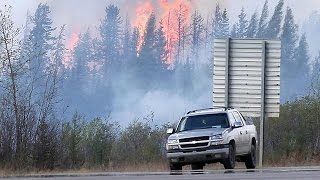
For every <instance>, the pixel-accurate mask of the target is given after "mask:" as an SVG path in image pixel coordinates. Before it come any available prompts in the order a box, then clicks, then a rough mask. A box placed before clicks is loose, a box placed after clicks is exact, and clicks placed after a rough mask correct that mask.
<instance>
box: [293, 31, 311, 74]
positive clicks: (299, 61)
mask: <svg viewBox="0 0 320 180" xmlns="http://www.w3.org/2000/svg"><path fill="white" fill-rule="evenodd" d="M309 59H310V56H309V46H308V42H307V37H306V34H305V33H304V34H303V35H302V36H301V38H300V41H299V45H298V47H297V48H296V49H295V54H294V61H295V69H293V71H294V72H296V76H297V77H301V78H302V79H305V78H307V77H308V74H309V66H308V63H309Z"/></svg>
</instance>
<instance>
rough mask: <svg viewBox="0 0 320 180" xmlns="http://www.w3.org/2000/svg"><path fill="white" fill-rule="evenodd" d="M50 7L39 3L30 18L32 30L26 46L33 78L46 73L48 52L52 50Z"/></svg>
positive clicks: (52, 37) (52, 29)
mask: <svg viewBox="0 0 320 180" xmlns="http://www.w3.org/2000/svg"><path fill="white" fill-rule="evenodd" d="M50 13H51V11H50V7H49V6H48V5H47V4H42V3H40V4H39V5H38V7H37V10H36V12H35V14H34V16H33V17H32V23H33V25H34V26H33V28H32V30H31V31H30V35H29V42H28V46H29V47H31V50H32V52H29V53H32V54H33V57H34V59H33V60H32V61H31V62H32V63H31V65H30V68H31V69H32V72H33V75H34V76H35V78H40V77H42V76H43V75H44V72H45V71H46V69H45V68H46V66H47V63H48V59H49V55H50V52H51V51H52V49H53V41H54V36H53V31H54V30H55V29H56V28H53V27H52V23H53V22H52V20H51V19H50V17H49V16H50Z"/></svg>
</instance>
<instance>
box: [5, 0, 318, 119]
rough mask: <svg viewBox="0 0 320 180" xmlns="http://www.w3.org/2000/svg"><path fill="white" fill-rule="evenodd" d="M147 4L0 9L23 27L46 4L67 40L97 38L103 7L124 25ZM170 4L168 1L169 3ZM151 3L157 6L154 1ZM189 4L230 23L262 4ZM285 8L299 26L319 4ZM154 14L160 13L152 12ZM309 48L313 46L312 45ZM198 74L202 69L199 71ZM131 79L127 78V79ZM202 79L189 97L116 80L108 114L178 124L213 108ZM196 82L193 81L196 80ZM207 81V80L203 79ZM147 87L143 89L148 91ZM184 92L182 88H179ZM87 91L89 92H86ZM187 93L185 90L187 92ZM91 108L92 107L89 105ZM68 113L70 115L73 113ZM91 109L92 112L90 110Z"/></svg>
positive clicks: (223, 0)
mask: <svg viewBox="0 0 320 180" xmlns="http://www.w3.org/2000/svg"><path fill="white" fill-rule="evenodd" d="M145 1H146V0H136V1H133V0H90V1H86V0H80V1H79V0H67V1H66V0H24V1H21V0H1V1H0V5H3V4H11V5H12V6H13V14H14V18H15V19H16V22H17V24H18V25H22V24H24V22H25V18H26V14H27V12H28V11H30V12H34V10H35V9H36V7H37V5H38V3H48V4H49V5H50V7H51V9H52V19H53V21H54V23H55V25H56V26H61V25H63V24H66V25H67V39H68V40H69V39H70V38H71V35H72V33H75V32H76V33H81V32H84V31H86V30H87V28H89V27H90V28H91V29H92V32H95V33H96V34H94V36H96V37H97V36H98V33H97V27H98V26H99V24H100V22H101V20H102V18H103V16H104V14H105V7H106V6H107V5H108V4H111V3H114V4H116V5H118V6H119V7H120V9H121V12H122V13H123V14H122V17H123V21H124V18H125V16H126V15H128V17H129V18H130V20H134V19H135V18H136V17H135V8H136V7H138V6H139V5H141V4H142V3H143V2H145ZM169 1H170V0H169ZM151 2H152V3H153V4H154V5H156V4H157V3H156V1H155V0H151ZM190 2H191V3H192V6H193V7H192V8H193V9H192V10H195V9H198V10H199V11H200V12H201V14H202V15H203V16H204V17H207V15H208V14H210V13H212V12H213V10H214V8H215V4H216V3H220V4H221V6H222V7H225V8H227V9H228V10H229V17H230V20H231V22H235V21H236V20H237V15H238V14H239V12H240V9H241V8H242V7H244V8H245V9H246V10H247V11H248V14H252V13H254V12H258V13H260V11H261V8H262V6H263V3H264V1H257V0H246V1H241V2H240V1H236V2H235V0H190ZM277 2H278V0H269V3H270V4H269V8H270V14H272V13H273V8H274V6H275V4H276V3H277ZM286 5H289V6H290V7H292V8H293V10H294V13H295V17H296V18H297V20H298V22H299V24H300V25H301V24H302V22H304V20H305V19H306V18H307V17H308V16H309V15H310V14H308V13H305V12H310V13H311V12H312V11H313V10H316V9H317V8H318V7H320V1H318V0H312V1H311V0H310V1H308V3H305V2H304V1H301V0H287V1H286ZM155 11H156V13H161V11H158V10H157V9H155ZM311 46H312V45H311ZM207 53H208V52H204V53H202V54H201V57H202V58H203V59H206V58H208V57H210V55H209V54H207ZM199 72H201V69H199ZM129 76H130V75H129ZM202 77H203V76H202V75H198V76H197V78H198V81H195V82H194V84H193V86H194V87H196V90H192V91H194V92H193V93H191V94H192V95H191V96H190V97H186V95H185V94H183V93H181V92H178V91H175V90H174V89H170V90H158V89H156V90H149V91H148V92H146V93H145V92H141V91H139V90H135V89H132V88H131V87H130V84H132V83H133V84H134V83H135V82H130V84H129V83H128V81H127V80H126V78H124V79H118V80H117V83H118V85H117V86H118V87H121V88H123V89H125V90H123V91H120V90H119V91H117V92H116V94H115V97H114V103H115V104H114V105H113V108H112V111H111V116H112V119H113V120H115V121H119V122H120V123H121V124H122V125H126V124H127V123H128V122H131V121H132V120H133V119H136V118H142V117H145V116H146V115H148V114H150V113H151V112H153V113H154V115H155V119H156V120H157V121H158V122H159V123H160V124H161V123H165V122H168V121H169V122H173V121H177V120H178V118H179V117H180V116H181V115H183V114H184V113H185V112H187V111H188V110H191V109H194V108H203V107H207V106H211V105H212V85H211V82H204V78H202ZM197 78H195V79H197ZM205 80H207V79H205ZM147 86H148V85H147V84H146V88H147ZM181 89H183V88H181ZM89 91H90V90H89ZM186 91H188V90H186ZM90 106H95V105H94V104H91V105H90ZM75 109H76V108H74V109H69V110H70V111H73V110H75ZM93 109H94V108H93ZM80 113H84V114H87V115H88V117H90V118H91V117H93V116H99V115H100V116H106V115H107V114H108V113H109V109H107V108H106V109H105V112H104V113H100V114H98V113H94V112H80Z"/></svg>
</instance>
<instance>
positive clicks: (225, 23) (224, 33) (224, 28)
mask: <svg viewBox="0 0 320 180" xmlns="http://www.w3.org/2000/svg"><path fill="white" fill-rule="evenodd" d="M221 30H222V32H221V35H222V36H221V37H223V38H226V37H229V36H230V32H229V18H228V11H227V9H224V11H223V13H222V22H221Z"/></svg>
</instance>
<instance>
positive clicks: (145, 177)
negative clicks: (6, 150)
mask: <svg viewBox="0 0 320 180" xmlns="http://www.w3.org/2000/svg"><path fill="white" fill-rule="evenodd" d="M6 178H8V179H10V180H11V179H13V180H21V179H26V180H39V179H46V180H109V179H110V180H162V179H165V180H194V179H196V180H213V179H222V180H227V179H232V180H240V179H241V180H243V179H249V180H250V179H268V180H269V179H271V180H278V179H279V180H295V179H304V180H309V179H310V180H311V179H313V180H314V179H320V167H313V168H285V169H280V168H278V169H276V168H274V169H262V170H259V169H258V170H254V171H247V170H235V171H205V172H202V173H201V174H199V173H195V172H182V174H180V175H170V174H169V173H168V172H163V173H159V172H157V173H89V174H85V173H83V174H37V175H29V176H28V177H6ZM6 178H5V179H6ZM0 179H1V178H0Z"/></svg>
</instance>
